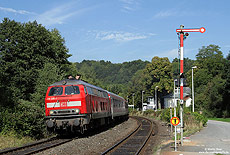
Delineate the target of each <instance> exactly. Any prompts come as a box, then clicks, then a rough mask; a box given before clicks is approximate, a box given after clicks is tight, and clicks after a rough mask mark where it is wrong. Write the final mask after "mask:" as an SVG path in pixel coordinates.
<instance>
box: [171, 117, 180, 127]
mask: <svg viewBox="0 0 230 155" xmlns="http://www.w3.org/2000/svg"><path fill="white" fill-rule="evenodd" d="M170 122H171V124H172V125H173V126H177V125H178V124H179V123H180V119H179V118H178V117H173V118H172V119H171V121H170Z"/></svg>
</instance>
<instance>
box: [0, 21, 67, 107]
mask: <svg viewBox="0 0 230 155" xmlns="http://www.w3.org/2000/svg"><path fill="white" fill-rule="evenodd" d="M64 43H65V42H64V39H63V38H61V36H60V34H59V32H58V31H57V30H52V31H49V30H46V29H45V27H43V26H42V25H41V24H37V22H36V21H34V22H28V23H24V24H21V23H18V22H15V21H14V20H12V21H11V20H9V19H7V18H5V19H4V20H3V21H2V23H0V45H1V46H0V64H1V67H0V71H1V76H0V83H1V89H2V90H4V91H3V95H2V96H5V98H4V101H5V105H8V106H9V105H10V106H13V105H12V103H13V102H17V101H18V99H24V100H29V99H30V95H31V94H32V93H34V91H35V85H36V80H37V78H38V71H39V70H40V69H41V68H43V66H44V64H45V63H48V62H49V63H52V64H57V65H65V64H68V60H67V58H68V57H70V55H69V54H67V53H68V50H67V49H66V47H65V45H64ZM6 96H7V97H6ZM1 99H2V98H1ZM1 104H3V103H1Z"/></svg>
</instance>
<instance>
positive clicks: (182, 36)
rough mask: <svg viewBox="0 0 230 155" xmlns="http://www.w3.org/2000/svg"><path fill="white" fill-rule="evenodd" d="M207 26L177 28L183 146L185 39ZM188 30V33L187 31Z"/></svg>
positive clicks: (203, 30) (201, 31)
mask: <svg viewBox="0 0 230 155" xmlns="http://www.w3.org/2000/svg"><path fill="white" fill-rule="evenodd" d="M205 31H206V30H205V28H203V27H201V28H199V29H184V25H180V29H176V32H177V34H178V35H179V39H180V120H181V145H182V146H183V128H184V126H183V104H184V100H183V93H184V92H183V87H184V39H186V37H187V36H188V35H189V34H188V33H187V32H200V33H204V32H205ZM185 32H186V33H185Z"/></svg>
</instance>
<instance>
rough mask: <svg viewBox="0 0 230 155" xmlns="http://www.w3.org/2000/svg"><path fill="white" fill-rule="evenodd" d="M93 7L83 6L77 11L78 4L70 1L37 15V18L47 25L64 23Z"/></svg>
mask: <svg viewBox="0 0 230 155" xmlns="http://www.w3.org/2000/svg"><path fill="white" fill-rule="evenodd" d="M92 8H93V7H88V8H81V9H78V10H77V11H76V5H74V4H73V3H69V4H65V5H61V6H58V7H56V8H53V9H51V10H48V11H46V12H44V13H42V14H40V15H38V16H37V17H35V20H37V21H38V22H39V23H42V24H43V25H46V26H51V25H55V24H63V23H64V22H65V21H66V20H67V19H69V18H71V17H74V16H77V15H79V14H81V13H84V12H86V11H88V10H90V9H92Z"/></svg>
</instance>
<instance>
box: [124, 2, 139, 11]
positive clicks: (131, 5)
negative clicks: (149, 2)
mask: <svg viewBox="0 0 230 155" xmlns="http://www.w3.org/2000/svg"><path fill="white" fill-rule="evenodd" d="M138 1H139V0H120V2H121V5H122V11H123V12H130V11H135V10H137V9H138V8H139V5H140V4H139V2H138Z"/></svg>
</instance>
